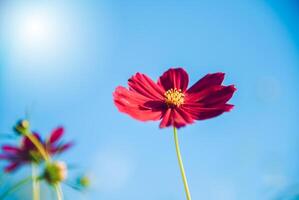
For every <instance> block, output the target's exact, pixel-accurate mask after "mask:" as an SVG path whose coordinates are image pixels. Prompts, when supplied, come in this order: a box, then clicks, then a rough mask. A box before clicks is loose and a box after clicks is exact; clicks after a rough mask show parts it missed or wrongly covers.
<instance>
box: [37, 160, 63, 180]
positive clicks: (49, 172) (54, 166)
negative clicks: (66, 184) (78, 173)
mask: <svg viewBox="0 0 299 200" xmlns="http://www.w3.org/2000/svg"><path fill="white" fill-rule="evenodd" d="M43 178H45V180H46V181H47V182H48V183H49V184H51V185H54V184H57V183H60V182H61V181H64V180H65V179H66V178H67V166H66V164H65V163H64V162H62V161H55V162H53V163H47V164H46V167H45V171H44V175H43Z"/></svg>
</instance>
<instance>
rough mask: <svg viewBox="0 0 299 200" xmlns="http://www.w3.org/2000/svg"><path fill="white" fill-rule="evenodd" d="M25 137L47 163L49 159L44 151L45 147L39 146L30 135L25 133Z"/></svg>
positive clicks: (36, 140)
mask: <svg viewBox="0 0 299 200" xmlns="http://www.w3.org/2000/svg"><path fill="white" fill-rule="evenodd" d="M25 136H26V137H27V138H28V139H29V140H30V141H31V142H32V143H33V144H34V146H35V147H36V148H37V150H38V151H39V152H40V153H41V155H42V156H43V158H44V159H45V161H46V162H47V161H49V160H50V157H49V155H48V153H47V151H46V150H45V147H44V146H43V145H42V144H41V142H40V141H39V140H38V139H37V138H36V137H34V135H33V134H32V133H25Z"/></svg>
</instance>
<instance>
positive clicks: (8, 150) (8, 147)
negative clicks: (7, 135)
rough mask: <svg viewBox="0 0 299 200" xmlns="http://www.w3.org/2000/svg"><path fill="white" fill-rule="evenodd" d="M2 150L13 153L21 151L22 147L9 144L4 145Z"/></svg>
mask: <svg viewBox="0 0 299 200" xmlns="http://www.w3.org/2000/svg"><path fill="white" fill-rule="evenodd" d="M2 150H3V151H5V152H8V153H13V154H16V153H19V152H20V149H19V148H18V147H14V146H9V145H3V146H2Z"/></svg>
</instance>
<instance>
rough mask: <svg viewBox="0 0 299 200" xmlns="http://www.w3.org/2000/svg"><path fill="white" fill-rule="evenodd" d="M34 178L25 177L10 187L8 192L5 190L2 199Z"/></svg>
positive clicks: (0, 198) (0, 197)
mask: <svg viewBox="0 0 299 200" xmlns="http://www.w3.org/2000/svg"><path fill="white" fill-rule="evenodd" d="M31 179H32V178H31V177H28V178H25V179H23V180H21V181H20V182H18V183H16V184H15V185H14V186H13V187H11V188H9V189H8V190H7V191H6V192H4V193H3V194H2V195H1V196H0V200H4V199H5V197H7V196H8V195H9V194H11V193H13V192H15V191H17V190H18V189H19V188H20V187H21V186H22V185H25V184H26V183H28V182H29V181H30V180H31Z"/></svg>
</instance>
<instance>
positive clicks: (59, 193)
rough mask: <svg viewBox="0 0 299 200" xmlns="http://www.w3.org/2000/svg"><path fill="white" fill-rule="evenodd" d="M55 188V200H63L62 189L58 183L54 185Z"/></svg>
mask: <svg viewBox="0 0 299 200" xmlns="http://www.w3.org/2000/svg"><path fill="white" fill-rule="evenodd" d="M54 187H55V191H56V195H57V200H63V193H62V189H61V185H60V184H59V183H57V184H55V185H54Z"/></svg>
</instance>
